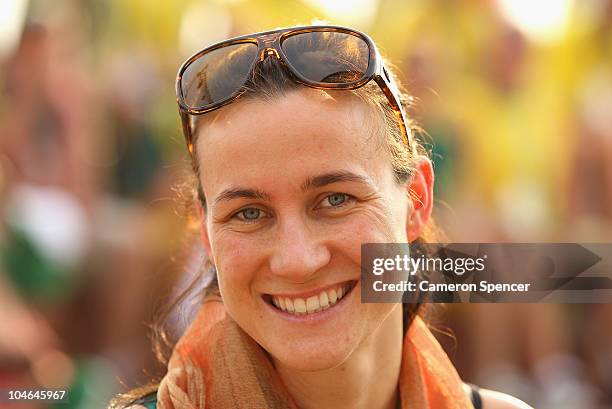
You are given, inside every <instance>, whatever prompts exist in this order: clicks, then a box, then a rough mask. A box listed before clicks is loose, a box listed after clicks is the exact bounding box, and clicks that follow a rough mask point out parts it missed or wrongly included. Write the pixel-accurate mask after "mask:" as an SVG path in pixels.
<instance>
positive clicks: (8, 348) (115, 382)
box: [0, 0, 612, 409]
mask: <svg viewBox="0 0 612 409" xmlns="http://www.w3.org/2000/svg"><path fill="white" fill-rule="evenodd" d="M313 20H324V21H327V22H329V23H332V24H343V25H349V26H352V27H355V28H358V29H361V30H363V31H365V32H367V33H369V34H371V35H372V37H373V38H374V40H375V41H376V42H377V44H378V45H379V47H380V49H381V51H382V52H383V53H384V54H385V55H387V56H388V57H389V58H390V60H391V61H392V62H393V63H394V64H395V66H396V67H397V69H398V71H399V76H400V78H401V79H402V80H403V84H404V85H405V87H406V89H407V90H408V91H409V93H411V94H412V95H414V96H415V97H416V101H417V103H416V106H415V108H414V109H413V111H412V113H411V114H412V116H413V117H414V118H416V120H417V121H418V122H419V123H420V124H421V126H422V127H423V128H424V129H425V130H426V131H427V133H428V136H427V137H426V139H427V140H428V141H429V148H430V149H431V150H432V153H433V158H434V161H435V167H436V195H437V198H438V203H437V209H436V212H437V219H438V223H439V224H440V225H441V226H442V227H443V228H444V230H445V231H446V233H447V234H448V236H449V237H450V238H451V239H452V240H453V241H456V242H460V241H464V242H468V241H472V242H502V241H515V242H530V241H533V242H538V241H541V242H610V241H612V0H537V1H529V0H456V1H448V0H403V1H399V0H397V1H396V0H336V1H325V0H302V1H290V0H264V1H257V2H255V1H249V0H244V1H241V0H214V1H213V0H211V1H202V0H173V1H169V0H73V1H71V0H30V1H28V0H0V89H1V90H2V92H1V94H0V389H1V388H8V387H11V388H16V387H21V388H24V387H28V386H30V387H33V386H34V385H40V386H43V387H47V388H60V389H63V388H68V389H69V390H70V392H69V394H70V402H69V403H67V404H62V405H61V407H62V408H66V407H71V408H100V407H105V405H106V404H107V402H108V400H109V399H110V398H111V396H113V395H114V394H115V393H117V392H120V391H125V390H126V389H128V388H131V387H134V386H138V385H141V384H144V383H146V382H147V381H148V380H150V379H152V378H154V377H155V376H159V375H161V374H163V367H162V366H160V365H159V364H156V362H155V358H154V354H153V352H152V349H151V339H150V335H149V334H150V328H149V323H151V321H152V317H153V316H154V315H155V314H156V311H158V308H159V305H163V304H164V303H166V302H167V301H168V300H170V299H172V297H173V294H174V292H175V290H172V289H173V288H176V287H181V286H184V283H185V282H186V281H185V280H186V278H185V275H188V273H186V272H189V271H190V269H191V270H193V265H195V264H197V263H198V256H197V255H196V256H193V253H194V252H195V253H197V250H196V251H193V250H192V248H191V249H190V245H191V243H190V241H189V240H188V238H187V237H186V235H185V231H186V224H187V223H188V220H187V219H186V218H185V217H183V216H181V206H180V205H179V204H178V201H177V196H176V192H175V189H174V186H175V185H176V184H177V183H179V182H180V181H181V180H183V179H184V175H185V172H186V164H187V162H186V152H185V147H184V141H183V137H182V134H181V132H180V126H179V120H178V115H177V108H176V102H175V96H174V79H175V75H176V71H177V69H178V66H179V65H180V64H181V63H182V62H183V60H184V59H185V58H186V57H188V56H189V55H191V54H192V53H194V52H195V51H198V50H199V49H201V48H203V47H205V46H206V45H209V44H210V43H212V42H215V41H219V40H222V39H225V38H228V37H230V36H233V35H239V34H246V33H251V32H255V31H262V30H266V29H271V28H275V27H279V26H286V25H294V24H304V23H305V24H308V23H310V22H312V21H313ZM199 257H201V255H200V256H199ZM190 264H191V267H190ZM194 302H196V303H197V300H196V301H193V300H191V301H189V302H187V304H188V305H187V306H186V307H184V308H183V310H184V311H185V313H184V314H182V315H181V314H177V315H174V316H173V318H172V320H171V324H172V325H173V328H174V329H175V331H176V333H178V334H180V331H181V329H182V328H184V326H185V325H186V324H187V323H188V321H189V314H188V312H189V311H192V310H193V309H194ZM611 302H612V300H611ZM196 306H197V305H196ZM438 309H440V308H438ZM440 310H441V312H440V311H439V312H440V313H439V314H437V316H436V317H435V318H433V319H432V320H433V322H434V324H435V325H436V326H438V327H439V328H446V327H448V328H449V329H450V330H452V332H453V333H454V336H453V337H449V336H446V335H444V334H442V332H444V331H441V334H439V336H440V340H441V341H442V343H443V345H444V346H445V348H446V349H447V351H448V352H449V354H450V356H451V358H452V359H453V361H454V362H455V364H456V365H457V368H458V370H459V372H460V374H461V375H462V376H463V377H464V379H466V380H467V381H470V382H473V383H476V384H479V385H481V386H483V387H490V388H494V389H499V390H502V391H505V392H508V393H512V394H515V395H516V396H518V397H520V398H522V399H524V400H525V401H527V402H528V403H530V404H531V405H533V406H535V407H537V408H539V409H547V408H556V409H565V408H568V409H569V408H572V409H576V408H581V409H591V408H593V409H595V408H596V409H604V408H612V304H607V305H601V304H599V305H598V304H581V305H579V304H572V305H559V304H532V305H524V304H523V305H516V304H508V305H448V306H445V307H443V308H441V309H440ZM2 405H3V404H2V403H0V406H2ZM20 407H32V408H37V407H42V406H36V405H30V406H25V405H22V406H20ZM58 407H60V405H58Z"/></svg>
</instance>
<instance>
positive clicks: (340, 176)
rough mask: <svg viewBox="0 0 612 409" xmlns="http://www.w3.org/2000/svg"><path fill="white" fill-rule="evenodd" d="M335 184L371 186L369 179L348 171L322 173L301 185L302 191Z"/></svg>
mask: <svg viewBox="0 0 612 409" xmlns="http://www.w3.org/2000/svg"><path fill="white" fill-rule="evenodd" d="M337 182H354V183H361V184H364V185H371V183H370V181H369V179H367V178H365V177H363V176H361V175H357V174H356V173H352V172H348V171H338V172H330V173H324V174H322V175H318V176H315V177H312V178H308V179H306V181H305V182H304V183H303V184H302V191H307V190H309V189H315V188H319V187H323V186H327V185H331V184H332V183H337Z"/></svg>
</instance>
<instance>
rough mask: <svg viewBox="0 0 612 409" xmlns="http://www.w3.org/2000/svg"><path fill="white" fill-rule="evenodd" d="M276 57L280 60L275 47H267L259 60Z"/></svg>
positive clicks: (262, 51)
mask: <svg viewBox="0 0 612 409" xmlns="http://www.w3.org/2000/svg"><path fill="white" fill-rule="evenodd" d="M272 56H274V57H276V59H277V60H280V59H281V58H280V55H278V51H277V50H276V48H275V47H266V48H264V49H263V50H261V54H260V55H259V61H263V60H264V59H265V58H266V57H272Z"/></svg>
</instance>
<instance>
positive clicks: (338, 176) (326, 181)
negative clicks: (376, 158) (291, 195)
mask: <svg viewBox="0 0 612 409" xmlns="http://www.w3.org/2000/svg"><path fill="white" fill-rule="evenodd" d="M338 182H353V183H361V184H364V185H371V183H370V180H369V179H368V178H366V177H364V176H361V175H358V174H356V173H352V172H348V171H338V172H330V173H324V174H322V175H318V176H314V177H309V178H308V179H306V181H304V183H302V186H301V189H302V191H303V192H305V191H307V190H310V189H316V188H321V187H324V186H327V185H331V184H333V183H338ZM232 199H258V200H265V201H270V195H269V194H268V193H266V192H264V191H262V190H259V189H248V188H241V187H232V188H229V189H226V190H224V191H223V192H221V194H219V196H217V198H216V199H215V204H218V203H220V202H225V201H229V200H232Z"/></svg>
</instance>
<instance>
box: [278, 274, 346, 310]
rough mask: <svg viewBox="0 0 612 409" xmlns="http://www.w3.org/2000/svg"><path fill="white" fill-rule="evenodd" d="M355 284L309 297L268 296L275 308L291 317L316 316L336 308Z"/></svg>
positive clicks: (337, 286) (329, 289)
mask: <svg viewBox="0 0 612 409" xmlns="http://www.w3.org/2000/svg"><path fill="white" fill-rule="evenodd" d="M355 284H356V281H346V282H343V283H338V284H336V285H334V286H331V287H328V288H326V289H324V290H321V291H319V292H318V293H316V294H313V295H311V296H308V297H296V296H278V295H268V297H269V298H268V299H269V301H270V303H271V304H272V305H273V306H274V307H275V308H277V309H279V310H281V311H284V312H286V313H289V314H291V315H296V316H302V315H310V314H316V313H318V312H321V311H324V310H327V309H329V308H331V307H333V306H335V305H336V304H337V303H338V302H340V300H342V299H343V298H344V297H345V296H346V295H347V294H348V293H350V292H351V290H352V289H353V288H354V287H355Z"/></svg>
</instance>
